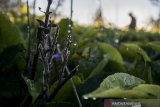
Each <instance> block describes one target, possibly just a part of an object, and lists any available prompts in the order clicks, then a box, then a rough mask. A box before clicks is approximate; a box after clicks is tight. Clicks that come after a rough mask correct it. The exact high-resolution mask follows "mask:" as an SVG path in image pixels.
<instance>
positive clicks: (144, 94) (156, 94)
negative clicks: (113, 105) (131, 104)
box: [84, 84, 160, 99]
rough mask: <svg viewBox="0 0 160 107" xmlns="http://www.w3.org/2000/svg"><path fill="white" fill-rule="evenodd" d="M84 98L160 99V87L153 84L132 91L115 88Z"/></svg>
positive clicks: (141, 85) (137, 87)
mask: <svg viewBox="0 0 160 107" xmlns="http://www.w3.org/2000/svg"><path fill="white" fill-rule="evenodd" d="M84 97H92V98H150V99H151V98H154V99H155V98H157V99H159V98H160V86H159V85H152V84H140V85H138V86H136V87H134V88H132V89H127V90H125V89H122V88H120V87H114V88H111V89H108V90H103V92H99V93H90V94H88V95H86V96H84Z"/></svg>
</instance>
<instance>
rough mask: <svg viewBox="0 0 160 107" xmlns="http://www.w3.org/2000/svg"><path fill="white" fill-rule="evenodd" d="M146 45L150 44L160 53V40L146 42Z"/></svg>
mask: <svg viewBox="0 0 160 107" xmlns="http://www.w3.org/2000/svg"><path fill="white" fill-rule="evenodd" d="M146 46H149V47H150V48H152V49H153V50H155V51H156V52H158V53H159V54H160V41H154V42H149V43H147V44H146Z"/></svg>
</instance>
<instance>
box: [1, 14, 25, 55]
mask: <svg viewBox="0 0 160 107" xmlns="http://www.w3.org/2000/svg"><path fill="white" fill-rule="evenodd" d="M18 44H23V45H24V39H23V38H22V34H21V32H20V31H19V30H18V28H17V27H16V26H15V25H13V24H12V23H11V22H10V21H9V20H8V18H7V17H5V16H4V15H3V14H2V13H1V12H0V53H1V52H2V51H3V50H4V49H5V48H7V47H10V46H13V45H18Z"/></svg>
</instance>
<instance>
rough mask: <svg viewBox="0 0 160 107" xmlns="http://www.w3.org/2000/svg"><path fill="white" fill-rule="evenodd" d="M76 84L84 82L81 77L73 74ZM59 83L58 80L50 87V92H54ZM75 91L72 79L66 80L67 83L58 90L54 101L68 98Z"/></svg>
mask: <svg viewBox="0 0 160 107" xmlns="http://www.w3.org/2000/svg"><path fill="white" fill-rule="evenodd" d="M72 79H73V81H74V84H75V86H78V85H80V84H81V83H82V81H81V80H80V78H79V77H78V76H73V77H72ZM57 85H58V81H56V82H55V83H54V84H53V85H52V86H51V88H50V93H53V92H54V89H55V88H56V86H57ZM72 93H73V88H72V85H71V83H70V80H69V81H67V82H66V84H65V85H64V86H63V87H62V88H61V89H60V91H59V92H58V94H57V95H56V97H55V99H54V101H64V100H66V99H67V98H69V97H70V96H71V94H72Z"/></svg>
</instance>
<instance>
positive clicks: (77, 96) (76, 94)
mask: <svg viewBox="0 0 160 107" xmlns="http://www.w3.org/2000/svg"><path fill="white" fill-rule="evenodd" d="M57 51H58V53H59V54H61V53H62V52H61V50H60V48H59V46H57ZM61 60H62V62H63V61H64V57H63V55H62V54H61ZM65 69H66V71H67V74H68V75H70V71H69V69H68V67H67V66H66V65H65ZM70 82H71V85H72V87H73V90H74V93H75V96H76V98H77V101H78V104H79V107H82V103H81V100H80V98H79V95H78V92H77V89H76V86H75V84H74V81H73V79H72V78H70Z"/></svg>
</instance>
